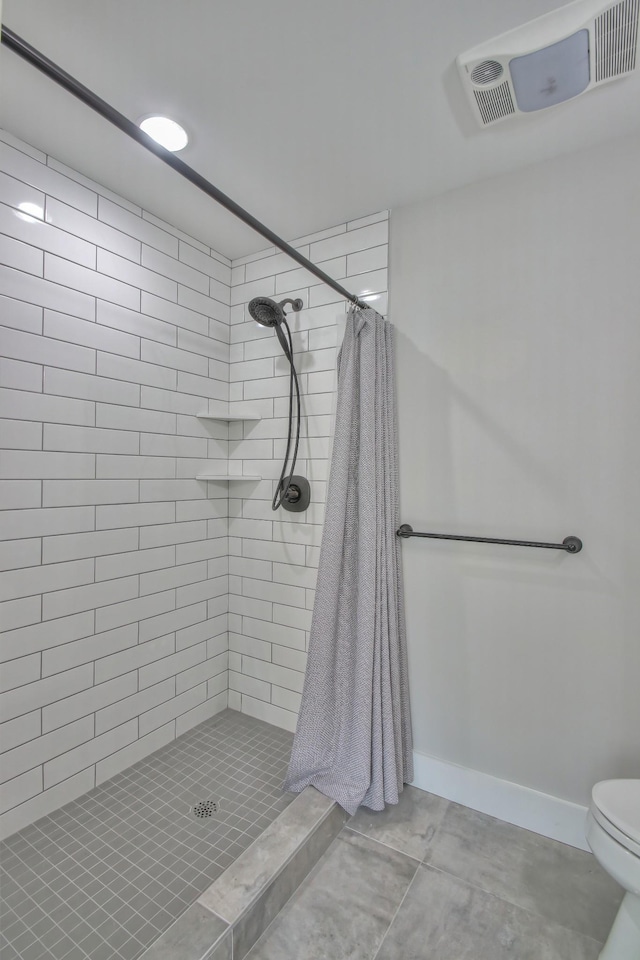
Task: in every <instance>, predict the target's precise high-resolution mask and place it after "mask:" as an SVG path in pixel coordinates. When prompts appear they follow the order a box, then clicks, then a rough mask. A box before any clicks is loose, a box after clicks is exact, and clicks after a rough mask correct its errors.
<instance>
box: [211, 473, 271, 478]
mask: <svg viewBox="0 0 640 960" xmlns="http://www.w3.org/2000/svg"><path fill="white" fill-rule="evenodd" d="M196 480H262V477H258V476H257V475H254V474H252V475H251V476H248V475H247V474H239V473H233V474H231V473H197V474H196Z"/></svg>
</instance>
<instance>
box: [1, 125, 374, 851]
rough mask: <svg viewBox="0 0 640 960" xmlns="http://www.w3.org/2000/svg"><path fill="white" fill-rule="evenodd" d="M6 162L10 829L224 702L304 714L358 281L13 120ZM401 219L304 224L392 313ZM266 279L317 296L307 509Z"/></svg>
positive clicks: (325, 256) (271, 286)
mask: <svg viewBox="0 0 640 960" xmlns="http://www.w3.org/2000/svg"><path fill="white" fill-rule="evenodd" d="M0 169H1V170H3V171H4V172H3V173H0V240H2V246H0V251H1V255H0V259H2V260H3V263H2V264H1V265H0V324H1V326H0V331H1V337H2V344H1V349H0V354H2V356H1V357H0V440H1V441H2V446H3V447H4V449H3V450H2V453H1V455H0V506H1V507H2V509H1V510H0V539H2V541H3V543H2V545H1V547H0V569H1V570H3V571H5V572H4V573H3V574H2V575H1V576H2V577H3V579H2V586H1V588H0V629H1V630H2V633H1V635H0V665H1V669H2V686H1V688H0V689H1V692H0V723H1V726H0V738H1V744H0V745H1V749H2V750H3V751H5V755H4V756H3V757H1V758H0V764H1V765H2V770H3V776H2V778H1V779H3V780H4V781H5V782H4V783H3V784H2V788H1V789H2V806H1V807H0V836H6V835H8V834H10V833H12V832H14V831H15V830H18V829H20V828H21V827H23V826H25V825H26V824H28V823H30V822H31V821H32V820H34V819H36V818H38V817H41V816H43V815H44V814H46V813H48V812H50V811H52V810H54V809H56V808H57V807H59V806H61V805H62V804H64V803H66V802H67V801H69V800H72V799H74V798H76V797H78V796H79V795H81V794H82V793H84V792H86V791H87V790H89V789H91V788H92V787H93V786H95V785H96V784H98V783H100V782H102V781H103V780H104V779H106V778H108V777H109V776H112V775H113V774H114V773H116V772H118V771H119V770H122V769H124V768H125V767H127V766H129V765H130V764H132V763H134V762H135V761H136V760H138V759H140V758H141V757H144V756H146V755H147V754H148V753H151V752H153V751H154V750H156V749H158V747H159V746H161V745H162V744H164V743H167V742H169V741H170V740H171V739H173V738H175V737H176V736H179V735H180V734H182V733H184V732H185V731H186V730H188V729H189V728H190V727H191V726H193V725H195V724H198V723H201V722H202V721H203V720H206V719H207V718H208V717H209V716H211V715H212V714H213V713H215V712H217V711H219V710H221V709H223V708H224V707H225V706H226V705H227V703H228V705H229V706H230V707H233V708H235V709H237V710H241V711H242V712H244V713H246V714H250V715H252V716H254V717H257V718H259V719H262V720H265V721H267V722H269V723H272V724H275V725H277V726H280V727H284V728H286V729H288V730H293V729H294V728H295V723H296V717H297V711H298V707H299V702H300V693H301V690H302V683H303V677H304V669H305V660H306V651H307V645H308V636H309V628H310V622H311V611H312V607H313V597H314V588H315V578H316V571H317V566H318V558H319V547H320V542H321V532H322V522H323V517H324V505H325V499H326V490H327V476H328V457H329V455H330V446H331V443H330V437H331V434H332V422H333V420H332V414H333V410H334V399H335V360H336V348H337V345H338V340H339V337H340V335H341V332H342V323H343V321H344V317H345V312H346V304H345V302H344V301H343V300H342V299H341V297H340V296H339V295H338V294H336V293H334V292H333V291H332V290H331V289H330V288H328V287H326V286H325V285H323V284H322V283H320V282H319V281H318V280H317V278H315V277H314V276H312V275H311V274H309V273H308V272H307V271H305V270H303V269H300V268H299V267H298V265H297V264H296V263H294V262H293V261H291V260H290V259H289V258H288V257H287V256H286V255H284V254H281V253H277V252H276V251H275V250H274V249H273V248H270V249H268V250H265V251H261V252H260V253H258V254H254V255H252V256H249V257H243V258H241V259H239V260H237V261H234V262H233V263H231V261H229V260H228V259H226V258H225V257H224V256H222V255H220V254H218V253H216V252H215V251H212V250H210V249H209V248H208V247H206V246H205V245H204V244H203V243H202V242H200V241H199V240H195V239H192V238H189V237H187V236H185V235H184V234H183V233H181V231H179V230H177V229H176V228H175V227H173V226H171V225H169V224H166V223H163V222H162V221H160V220H158V219H157V218H156V217H154V216H153V215H152V214H149V213H147V212H145V211H142V210H141V209H140V208H139V207H137V206H136V205H135V204H133V203H131V202H130V201H128V200H125V199H123V198H119V197H116V196H115V195H114V194H112V193H111V192H110V191H108V190H105V189H103V188H102V187H99V186H98V185H97V184H94V183H92V181H89V180H87V179H86V178H85V177H83V176H82V175H80V174H78V173H76V172H74V171H72V170H70V169H69V168H67V167H65V166H64V165H63V164H61V163H59V162H58V161H56V160H54V159H53V158H51V157H49V158H47V157H45V156H44V155H43V154H40V153H39V151H35V150H33V148H31V147H30V146H28V145H27V144H20V142H19V141H16V139H15V138H14V137H12V136H11V135H5V134H4V133H3V132H1V131H0ZM24 203H29V204H32V205H35V206H32V207H30V208H29V210H30V214H29V215H27V214H25V212H24V211H22V210H20V205H21V204H24ZM35 208H39V209H40V211H41V213H40V214H38V215H37V216H34V215H33V214H34V210H35ZM387 228H388V216H387V213H386V212H381V213H379V214H374V215H372V216H371V217H366V218H363V219H362V220H359V221H352V222H350V223H344V224H340V225H338V226H336V227H333V228H329V229H327V230H323V231H321V232H319V233H317V234H315V235H313V236H310V237H304V238H301V239H300V240H298V241H294V245H295V246H296V247H297V248H299V249H301V250H302V252H303V253H305V255H307V256H309V257H310V258H311V259H312V260H314V261H315V262H317V263H319V264H321V265H322V266H323V268H324V269H326V270H327V272H328V273H330V274H331V275H332V276H334V277H336V278H338V279H340V280H341V281H342V282H343V283H344V285H345V286H346V287H347V288H348V289H350V290H352V291H353V292H354V293H355V294H357V295H358V296H361V297H365V298H367V299H368V300H370V302H371V304H372V306H374V307H375V308H376V309H378V310H379V311H380V312H383V313H384V312H386V305H387V274H386V264H387V232H388V231H387ZM256 295H262V296H270V295H276V296H278V297H280V296H285V295H286V296H291V297H301V298H302V299H303V302H304V304H305V309H304V310H303V312H302V313H300V314H294V315H291V316H290V322H291V327H292V331H293V340H294V349H295V352H296V361H297V364H298V369H299V371H300V383H301V388H302V394H303V421H302V441H301V445H300V459H299V461H298V466H297V472H299V473H302V474H304V475H306V476H307V477H308V478H309V480H310V481H311V489H312V502H311V506H310V508H309V509H308V510H307V511H306V513H304V514H299V515H298V514H293V513H284V512H282V511H280V512H279V513H277V514H274V513H273V512H272V510H271V499H272V496H273V493H274V488H275V484H276V482H277V479H278V477H279V474H280V464H281V458H282V455H283V452H284V446H285V437H286V429H287V416H288V394H289V377H288V371H287V364H286V362H285V361H284V359H283V358H282V356H281V351H280V348H279V345H278V343H277V340H276V338H275V337H274V335H273V333H272V331H270V330H265V329H264V328H262V327H259V326H258V325H257V324H256V323H255V322H254V321H253V320H251V318H250V317H249V315H248V313H247V310H246V307H247V303H248V301H249V300H250V299H251V298H252V297H253V296H256ZM207 410H208V411H210V412H211V413H214V412H222V411H224V412H225V413H226V412H227V411H229V412H230V413H232V414H233V415H237V416H241V415H247V416H253V417H260V418H261V419H253V420H245V421H240V422H234V423H232V424H231V425H230V426H228V425H227V424H226V423H224V422H222V421H216V420H200V419H198V414H201V413H203V412H206V411H207ZM203 472H205V473H217V474H228V473H229V474H233V475H236V474H244V475H247V476H250V475H255V476H260V477H262V478H263V479H262V480H256V481H253V480H246V481H237V482H233V483H232V484H231V486H229V484H228V483H226V482H216V481H210V482H207V481H198V480H196V479H195V477H196V474H198V473H203Z"/></svg>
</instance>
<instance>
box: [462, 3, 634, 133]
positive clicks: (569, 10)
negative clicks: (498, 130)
mask: <svg viewBox="0 0 640 960" xmlns="http://www.w3.org/2000/svg"><path fill="white" fill-rule="evenodd" d="M639 23H640V0H621V2H618V3H607V2H606V0H574V2H573V3H569V4H567V5H566V6H564V7H560V8H559V9H558V10H553V11H552V12H551V13H548V14H545V16H543V17H539V18H538V19H537V20H532V21H531V22H530V23H527V24H525V25H524V26H523V27H518V28H517V29H516V30H510V31H509V33H503V34H502V35H501V36H499V37H496V38H495V39H494V40H490V41H488V42H487V43H483V44H480V45H479V46H477V47H474V48H473V49H472V50H468V51H467V52H466V53H464V54H461V55H460V56H459V57H458V59H457V64H458V70H459V71H460V76H461V78H462V83H463V86H464V89H465V92H466V94H467V97H468V99H469V103H470V105H471V109H472V111H473V114H474V116H475V118H476V120H477V121H478V123H479V124H480V126H483V127H486V126H490V125H491V124H494V123H499V122H501V121H502V120H505V119H507V118H509V117H517V116H523V115H524V114H527V113H535V112H537V111H538V110H543V109H546V108H549V107H553V106H555V105H556V104H559V103H563V102H564V101H565V100H572V99H573V98H574V97H578V96H581V95H582V94H583V93H587V92H588V91H589V90H591V89H592V88H593V87H596V86H599V85H601V84H603V83H609V82H610V81H611V80H616V79H618V78H619V77H623V76H625V75H626V74H629V73H631V72H632V71H634V70H636V69H637V65H638V35H639Z"/></svg>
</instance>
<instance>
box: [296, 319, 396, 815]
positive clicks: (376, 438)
mask: <svg viewBox="0 0 640 960" xmlns="http://www.w3.org/2000/svg"><path fill="white" fill-rule="evenodd" d="M397 525H398V457H397V430H396V422H395V390H394V372H393V327H392V326H391V324H390V323H388V322H387V321H385V320H384V319H383V318H382V317H381V316H380V315H379V314H378V313H376V311H375V310H371V309H367V310H358V309H355V308H352V309H351V310H350V311H349V315H348V317H347V325H346V331H345V335H344V340H343V344H342V349H341V351H340V354H339V356H338V399H337V411H336V428H335V439H334V444H333V460H332V464H331V476H330V479H329V489H328V496H327V513H326V519H325V524H324V532H323V538H322V549H321V551H320V569H319V571H318V585H317V591H316V600H315V606H314V609H313V620H312V623H311V638H310V646H309V658H308V663H307V672H306V676H305V683H304V690H303V694H302V705H301V708H300V715H299V718H298V727H297V730H296V734H295V738H294V741H293V750H292V754H291V761H290V763H289V770H288V774H287V779H286V781H285V789H288V790H293V791H296V792H297V791H300V790H302V789H304V787H306V786H308V785H309V784H313V786H314V787H316V788H317V789H318V790H320V791H321V792H322V793H324V794H325V795H326V796H328V797H331V798H332V799H333V800H336V801H337V802H338V803H339V804H340V805H341V806H342V807H344V809H345V810H346V811H347V812H348V813H355V811H356V810H357V808H358V807H359V806H360V804H364V805H365V806H367V807H370V808H371V809H372V810H382V809H384V806H385V804H386V803H397V802H398V795H399V794H400V792H401V791H402V787H403V784H404V783H408V782H410V781H411V780H412V778H413V759H412V739H411V720H410V715H409V688H408V681H407V656H406V641H405V630H404V612H403V593H402V579H401V571H400V563H399V545H398V538H397V537H396V535H395V531H396V529H397Z"/></svg>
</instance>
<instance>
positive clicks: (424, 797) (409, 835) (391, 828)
mask: <svg viewBox="0 0 640 960" xmlns="http://www.w3.org/2000/svg"><path fill="white" fill-rule="evenodd" d="M448 806H449V801H448V800H443V798H442V797H436V795H435V794H433V793H425V791H424V790H418V789H417V788H416V787H410V786H407V787H405V788H404V790H403V792H402V793H401V794H400V800H399V802H398V803H397V804H396V805H395V806H392V807H391V806H389V807H387V809H386V810H382V811H381V812H380V813H374V811H373V810H368V809H367V808H366V807H360V809H359V810H358V812H357V813H356V814H355V815H354V816H353V817H352V818H351V820H350V821H349V827H350V829H351V830H357V832H358V833H363V834H364V835H365V836H367V837H371V839H372V840H378V841H379V842H380V843H385V844H387V846H389V847H393V848H394V850H399V851H400V852H401V853H406V854H408V856H410V857H414V858H415V859H416V860H423V859H424V856H425V854H426V852H427V850H428V848H429V844H430V842H431V841H432V840H433V837H434V834H435V832H436V830H437V828H438V826H439V825H440V821H441V820H442V818H443V816H444V815H445V813H446V810H447V807H448Z"/></svg>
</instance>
